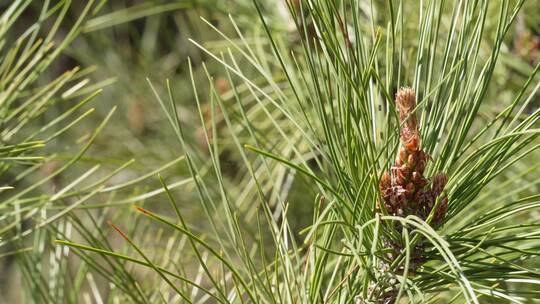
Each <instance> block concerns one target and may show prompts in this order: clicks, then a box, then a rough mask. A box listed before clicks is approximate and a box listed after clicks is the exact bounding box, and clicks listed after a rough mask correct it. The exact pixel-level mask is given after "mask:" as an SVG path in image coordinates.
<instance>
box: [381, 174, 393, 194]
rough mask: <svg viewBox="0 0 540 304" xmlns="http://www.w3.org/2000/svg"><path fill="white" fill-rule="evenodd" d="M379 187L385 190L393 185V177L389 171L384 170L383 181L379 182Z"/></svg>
mask: <svg viewBox="0 0 540 304" xmlns="http://www.w3.org/2000/svg"><path fill="white" fill-rule="evenodd" d="M379 187H380V189H381V191H384V190H386V189H388V188H390V187H391V179H390V174H388V172H384V174H383V175H382V177H381V181H380V182H379Z"/></svg>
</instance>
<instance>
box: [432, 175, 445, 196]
mask: <svg viewBox="0 0 540 304" xmlns="http://www.w3.org/2000/svg"><path fill="white" fill-rule="evenodd" d="M447 182H448V178H447V177H446V174H444V173H439V174H437V175H435V177H433V185H432V187H431V189H432V191H433V194H435V195H436V196H439V194H441V193H442V191H443V189H444V186H446V183H447Z"/></svg>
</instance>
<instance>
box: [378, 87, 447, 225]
mask: <svg viewBox="0 0 540 304" xmlns="http://www.w3.org/2000/svg"><path fill="white" fill-rule="evenodd" d="M396 106H397V109H398V111H399V120H400V124H401V130H400V141H401V147H400V149H399V153H398V155H397V157H396V162H395V164H394V165H393V166H392V167H391V170H390V172H384V173H383V175H382V177H381V180H380V183H379V188H380V191H381V195H382V198H383V202H384V206H385V208H386V211H387V212H388V213H389V214H391V215H398V216H408V215H416V216H418V217H420V218H421V219H423V220H426V219H427V217H428V216H429V214H430V212H431V210H432V209H433V208H434V207H435V203H436V201H437V198H438V197H439V196H440V195H441V194H442V192H443V189H444V186H445V185H446V182H447V180H448V179H447V177H446V175H445V174H444V173H439V174H437V175H436V176H435V177H433V178H431V179H428V178H426V177H424V170H425V168H426V164H427V161H428V160H429V155H428V154H427V153H425V152H424V151H423V150H422V148H421V147H420V134H419V130H418V120H417V117H416V113H415V112H413V111H414V109H415V107H416V95H415V93H414V90H412V89H410V88H401V89H400V90H399V91H398V92H397V94H396ZM447 207H448V199H447V198H446V197H443V198H441V202H440V204H439V207H438V208H437V210H436V211H435V216H434V218H433V221H432V226H434V227H438V226H439V225H441V224H442V222H443V220H444V216H445V214H446V210H447Z"/></svg>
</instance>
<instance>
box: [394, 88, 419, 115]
mask: <svg viewBox="0 0 540 304" xmlns="http://www.w3.org/2000/svg"><path fill="white" fill-rule="evenodd" d="M396 105H397V107H398V111H399V117H400V118H401V120H403V119H405V118H407V116H408V115H409V114H410V113H411V111H412V110H413V109H414V108H415V107H416V96H415V93H414V91H413V89H411V88H401V89H399V91H398V92H397V93H396Z"/></svg>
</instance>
